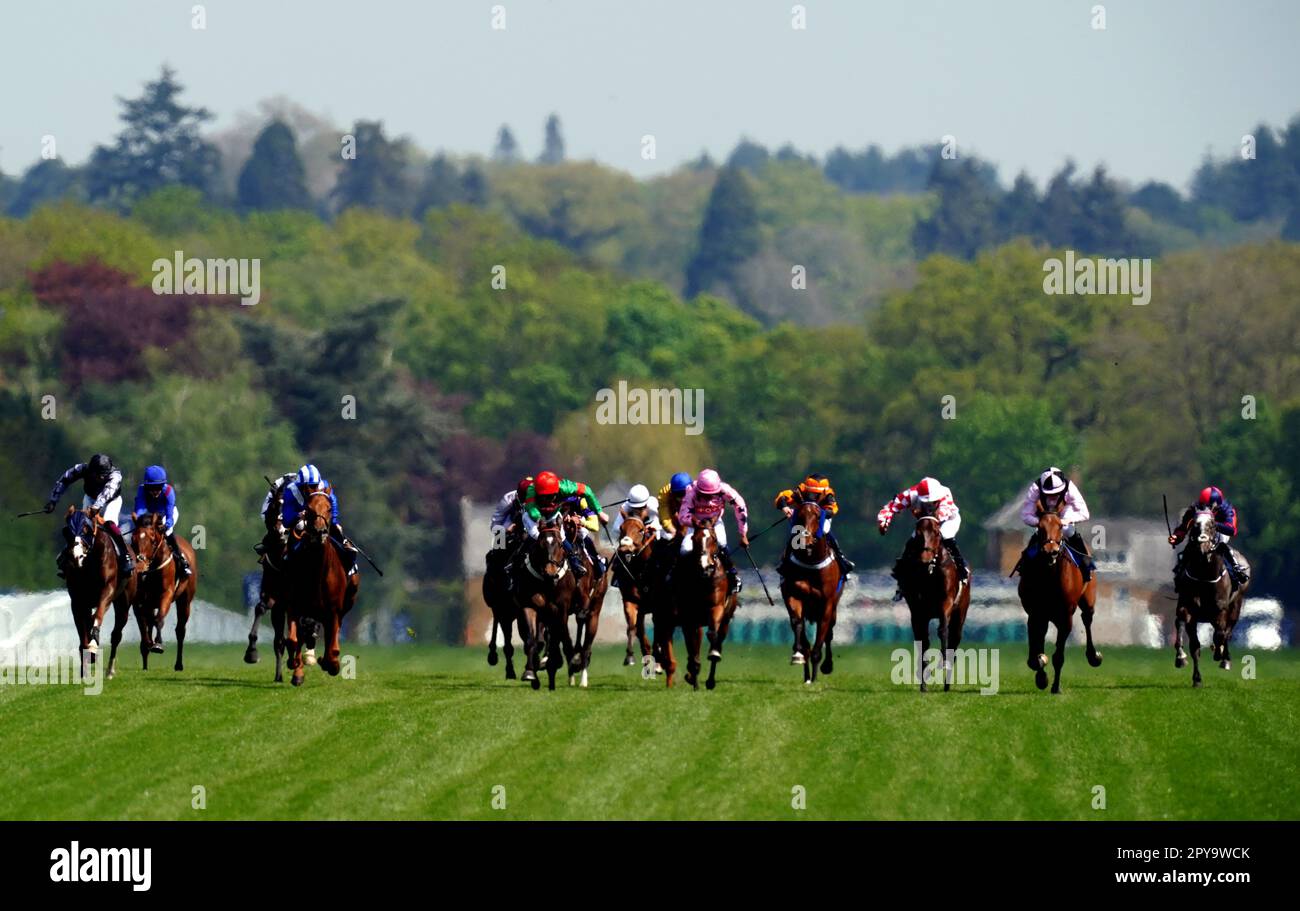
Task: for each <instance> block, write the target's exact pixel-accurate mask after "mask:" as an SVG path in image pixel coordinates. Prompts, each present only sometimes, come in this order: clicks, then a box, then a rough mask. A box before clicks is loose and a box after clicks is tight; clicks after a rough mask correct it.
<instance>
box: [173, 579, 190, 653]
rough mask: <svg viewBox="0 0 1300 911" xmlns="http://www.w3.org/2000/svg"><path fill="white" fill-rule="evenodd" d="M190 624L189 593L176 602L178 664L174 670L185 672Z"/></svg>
mask: <svg viewBox="0 0 1300 911" xmlns="http://www.w3.org/2000/svg"><path fill="white" fill-rule="evenodd" d="M189 622H190V595H189V593H188V592H187V593H186V594H184V595H182V596H181V597H180V599H179V600H177V602H176V664H175V666H174V667H173V670H177V671H183V670H185V660H184V655H185V629H186V627H187V626H188V625H189Z"/></svg>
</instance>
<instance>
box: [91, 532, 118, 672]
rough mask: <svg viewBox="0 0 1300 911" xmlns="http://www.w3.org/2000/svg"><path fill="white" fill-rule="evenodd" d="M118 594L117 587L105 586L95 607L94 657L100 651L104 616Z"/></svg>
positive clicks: (92, 651) (92, 629) (92, 631)
mask: <svg viewBox="0 0 1300 911" xmlns="http://www.w3.org/2000/svg"><path fill="white" fill-rule="evenodd" d="M114 559H116V558H114ZM115 594H117V586H116V585H111V586H105V587H104V588H103V589H102V590H101V591H100V593H99V603H98V604H97V605H96V606H95V619H94V620H93V621H92V623H91V626H90V652H91V655H92V658H91V660H92V661H93V660H94V658H93V655H94V654H95V653H96V652H98V651H99V629H100V627H102V626H103V625H104V614H105V613H106V612H107V611H108V605H109V604H110V603H111V602H112V600H113V596H114V595H115Z"/></svg>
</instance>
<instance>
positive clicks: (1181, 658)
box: [1174, 601, 1187, 667]
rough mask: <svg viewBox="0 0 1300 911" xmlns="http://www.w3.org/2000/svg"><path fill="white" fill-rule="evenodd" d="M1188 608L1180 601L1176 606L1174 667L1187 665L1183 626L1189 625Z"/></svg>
mask: <svg viewBox="0 0 1300 911" xmlns="http://www.w3.org/2000/svg"><path fill="white" fill-rule="evenodd" d="M1186 613H1187V611H1186V608H1184V607H1183V605H1182V602H1181V601H1180V602H1179V604H1178V606H1177V607H1176V608H1174V667H1187V652H1185V651H1183V628H1184V627H1185V626H1186V625H1187V617H1186Z"/></svg>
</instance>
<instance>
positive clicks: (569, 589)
mask: <svg viewBox="0 0 1300 911" xmlns="http://www.w3.org/2000/svg"><path fill="white" fill-rule="evenodd" d="M562 520H563V517H562V515H561V514H560V513H558V512H557V513H556V514H555V516H554V517H553V518H552V519H550V520H547V519H543V520H542V522H541V523H540V524H539V526H538V529H537V537H536V538H535V539H533V540H531V541H529V542H527V543H526V544H525V545H524V552H523V554H522V560H520V562H519V565H518V566H516V567H515V580H514V581H515V588H514V597H515V603H516V604H517V605H518V606H519V612H520V614H521V615H522V617H523V619H524V625H525V629H526V630H527V636H526V637H525V640H524V652H525V654H526V655H527V661H525V663H524V676H523V679H524V680H526V681H527V682H529V683H531V684H532V686H533V689H535V690H536V689H540V688H541V686H542V681H541V678H540V677H538V670H539V668H538V667H537V661H538V657H539V655H540V654H541V650H542V647H543V646H545V647H546V674H547V677H549V678H550V681H549V686H548V688H549V689H552V690H553V689H555V674H556V672H557V671H559V669H560V665H561V664H563V663H564V660H565V658H566V657H568V658H571V656H572V654H573V642H572V640H571V639H570V638H569V622H568V612H569V608H570V606H571V605H572V604H573V598H574V592H575V591H576V589H577V580H576V579H574V578H573V572H572V570H571V569H570V567H569V557H568V553H567V551H565V549H564V535H565V532H564V529H563V527H562V525H561V522H562ZM561 648H563V652H561Z"/></svg>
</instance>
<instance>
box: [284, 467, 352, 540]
mask: <svg viewBox="0 0 1300 911" xmlns="http://www.w3.org/2000/svg"><path fill="white" fill-rule="evenodd" d="M314 492H315V493H323V494H326V495H328V496H329V498H330V521H331V522H333V523H334V524H335V525H338V524H339V498H338V497H336V496H335V495H334V487H333V485H331V484H330V482H329V481H327V480H325V479H324V478H321V479H320V488H319V489H318V490H316V491H314ZM308 496H309V495H308V494H306V493H305V492H304V491H303V490H302V489H301V488H299V487H298V482H297V481H291V482H290V483H289V484H288V486H286V487H285V489H284V506H283V507H282V508H281V512H280V519H281V521H283V522H284V527H285V528H288V527H289V526H291V525H293V523H294V522H297V521H298V516H299V515H300V514H301V513H302V511H303V508H304V507H306V505H307V497H308Z"/></svg>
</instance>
